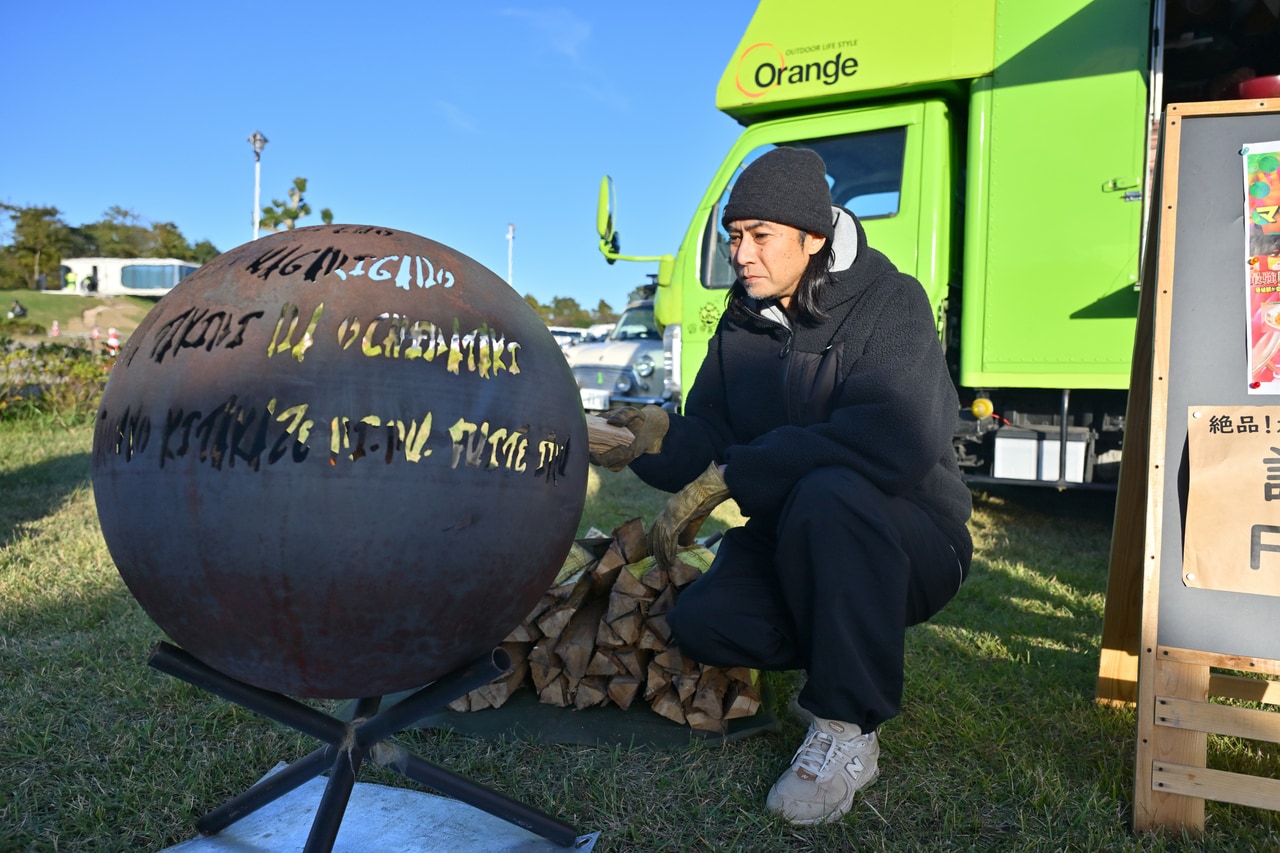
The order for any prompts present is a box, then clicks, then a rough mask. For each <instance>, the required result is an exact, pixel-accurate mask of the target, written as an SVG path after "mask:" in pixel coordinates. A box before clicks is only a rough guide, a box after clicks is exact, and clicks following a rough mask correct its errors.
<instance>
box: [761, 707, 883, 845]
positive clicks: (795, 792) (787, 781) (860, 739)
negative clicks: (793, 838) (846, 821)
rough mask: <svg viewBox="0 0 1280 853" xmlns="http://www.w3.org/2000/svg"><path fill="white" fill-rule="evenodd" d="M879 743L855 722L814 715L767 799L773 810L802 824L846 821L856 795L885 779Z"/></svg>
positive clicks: (790, 820)
mask: <svg viewBox="0 0 1280 853" xmlns="http://www.w3.org/2000/svg"><path fill="white" fill-rule="evenodd" d="M879 761H880V743H879V741H878V740H876V734H875V732H872V733H871V734H867V735H864V734H863V733H862V730H861V729H860V728H858V727H857V726H855V725H853V724H852V723H842V722H840V721H839V720H824V719H822V718H821V717H814V718H813V722H811V723H810V724H809V734H808V735H806V736H805V739H804V743H802V744H800V748H799V749H798V750H796V754H795V756H794V757H793V758H792V759H791V767H790V768H789V769H788V770H787V772H786V773H783V774H782V777H781V778H780V779H778V781H777V782H775V783H774V785H773V788H772V789H771V790H770V791H769V797H768V799H766V800H765V806H766V807H767V808H768V809H769V811H771V812H775V813H776V814H780V815H782V816H783V817H784V818H786V819H787V820H788V821H789V822H791V823H794V824H800V825H808V824H814V823H829V822H831V821H836V820H839V819H840V818H842V817H844V816H845V815H846V814H847V813H848V811H849V809H850V807H852V806H853V795H854V794H856V793H857V792H858V791H859V790H861V789H863V788H865V787H867V786H868V785H870V784H871V783H872V782H874V781H875V780H876V777H877V776H879V775H880V767H879Z"/></svg>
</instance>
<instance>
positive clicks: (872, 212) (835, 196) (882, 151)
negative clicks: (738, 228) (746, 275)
mask: <svg viewBox="0 0 1280 853" xmlns="http://www.w3.org/2000/svg"><path fill="white" fill-rule="evenodd" d="M906 146H907V129H906V128H905V127H890V128H883V129H879V130H873V131H868V132H866V133H851V134H845V135H842V136H828V137H823V138H821V139H802V140H797V141H796V142H795V143H794V147H796V148H812V149H813V150H814V151H817V152H818V153H819V154H820V155H822V159H823V161H824V162H825V163H826V164H827V183H829V184H830V185H831V200H832V201H833V202H834V203H835V204H838V205H840V206H841V207H847V208H848V209H849V210H852V211H853V212H854V213H855V214H857V216H858V217H859V218H860V219H882V218H887V217H891V216H896V215H897V213H898V205H899V200H900V198H901V194H902V164H903V158H904V153H905V151H906ZM776 147H777V146H775V145H762V146H760V147H759V148H756V149H754V150H752V151H751V152H750V153H748V154H747V156H746V157H744V158H743V159H742V162H741V163H739V164H738V168H737V169H736V170H734V173H733V178H732V179H731V180H730V181H729V184H728V186H726V187H725V188H724V192H723V193H721V194H720V200H719V201H718V202H717V203H716V206H715V207H714V208H713V209H712V211H711V220H710V221H709V222H708V223H707V228H706V232H705V235H704V243H703V245H704V247H705V251H706V253H705V256H704V263H703V265H702V283H703V285H704V286H705V287H714V288H721V287H730V286H732V285H733V281H734V274H733V265H732V263H730V260H729V233H728V232H727V231H725V230H724V226H722V225H721V224H720V211H722V210H723V209H724V206H725V204H726V203H727V202H728V201H729V193H730V191H731V190H732V189H733V185H734V183H735V182H736V181H737V180H738V175H741V174H742V170H743V169H745V168H746V167H747V166H748V165H750V164H751V163H752V162H753V161H755V160H756V159H757V158H758V157H760V156H761V155H762V154H764V153H766V152H767V151H770V150H772V149H773V148H776Z"/></svg>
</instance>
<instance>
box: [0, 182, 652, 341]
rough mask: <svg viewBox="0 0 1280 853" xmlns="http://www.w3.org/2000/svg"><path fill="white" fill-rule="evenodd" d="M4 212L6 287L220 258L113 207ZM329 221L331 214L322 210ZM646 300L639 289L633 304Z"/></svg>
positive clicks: (272, 223)
mask: <svg viewBox="0 0 1280 853" xmlns="http://www.w3.org/2000/svg"><path fill="white" fill-rule="evenodd" d="M306 189H307V182H306V178H296V179H294V182H293V185H292V187H290V190H289V193H288V201H285V200H283V199H273V200H272V203H271V205H270V206H267V207H264V208H263V209H262V218H261V220H259V221H260V224H261V226H262V227H263V228H265V229H266V230H268V231H278V230H292V229H293V228H294V227H295V226H296V225H297V221H298V219H300V218H302V217H303V216H307V215H309V214H310V213H311V207H310V205H308V204H307V203H306V200H305V199H304V198H303V195H302V194H303V193H305V192H306ZM0 215H3V216H7V217H8V219H9V223H10V224H9V227H8V229H7V233H4V232H3V231H0V290H23V289H30V290H39V289H41V288H42V287H44V288H47V289H50V290H53V289H58V288H60V287H61V272H60V269H59V267H60V266H61V264H62V259H63V258H176V259H178V260H181V261H191V262H194V263H197V264H204V263H208V262H209V261H211V260H212V259H213V258H215V257H217V255H218V254H219V251H218V248H217V247H216V246H214V245H213V243H211V242H209V241H208V240H198V241H196V242H195V243H192V242H190V241H189V240H188V239H187V238H186V237H185V236H184V235H183V233H182V229H180V228H179V227H178V226H177V225H176V224H175V223H173V222H147V221H145V220H144V219H143V218H142V217H140V216H139V215H138V214H136V213H134V212H133V211H131V210H128V209H127V208H124V207H120V206H113V207H110V208H108V209H107V210H106V211H105V212H104V213H103V215H102V218H101V219H99V220H98V221H96V222H86V223H83V224H81V225H71V224H69V223H67V222H66V220H65V219H64V218H63V214H62V211H61V210H59V209H58V208H57V207H53V206H43V205H31V206H27V207H22V206H19V205H14V204H6V203H4V202H0ZM320 215H321V219H322V220H323V221H324V222H325V223H326V224H329V223H331V222H332V221H333V214H332V213H331V212H330V210H329V209H328V208H324V209H323V210H321V211H320ZM643 295H644V289H643V288H637V289H636V290H634V291H632V292H631V294H629V295H628V300H631V299H638V298H641V296H643ZM524 300H525V302H527V303H528V304H529V306H530V307H531V308H533V310H534V311H536V312H537V314H538V316H539V317H541V318H542V320H543V321H544V322H545V323H546V324H547V325H548V326H576V327H579V328H586V327H588V326H592V325H595V324H597V323H612V322H614V321H616V320H617V319H618V312H617V311H615V310H614V309H613V307H612V306H610V305H609V303H608V302H606V301H605V300H603V299H601V300H600V301H599V303H597V304H596V306H595V307H594V308H587V307H583V306H581V305H579V304H578V302H577V300H576V299H573V298H572V297H568V296H554V297H552V298H551V301H550V302H549V303H547V304H543V303H541V302H539V301H538V300H537V299H536V298H535V297H534V296H533V295H532V294H526V295H525V297H524Z"/></svg>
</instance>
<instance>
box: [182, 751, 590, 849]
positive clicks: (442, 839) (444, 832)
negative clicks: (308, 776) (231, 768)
mask: <svg viewBox="0 0 1280 853" xmlns="http://www.w3.org/2000/svg"><path fill="white" fill-rule="evenodd" d="M286 766H287V765H285V764H284V763H281V764H278V765H277V766H276V767H274V768H273V769H272V771H271V773H275V772H277V771H279V770H281V769H283V768H284V767H286ZM271 773H268V774H267V775H268V776H270V775H271ZM264 778H265V777H264ZM325 783H326V779H325V778H324V777H320V776H318V777H316V778H314V779H312V780H311V781H309V782H307V783H306V784H304V785H302V786H300V787H298V788H296V789H295V790H293V791H290V792H289V793H288V794H285V795H284V796H282V797H280V798H279V799H276V800H274V801H272V802H270V803H268V804H267V805H265V806H263V807H262V808H260V809H258V810H257V811H255V812H252V813H251V814H248V815H246V816H245V817H243V818H241V819H240V820H238V821H236V822H235V823H233V824H232V825H231V826H229V827H227V828H226V829H224V830H223V831H222V832H220V833H218V834H217V835H212V836H208V837H203V836H201V837H197V838H193V839H191V840H190V841H184V842H182V843H180V844H177V845H175V846H173V847H169V848H166V850H165V851H163V853H284V852H285V851H295V850H297V851H300V850H302V848H303V847H304V846H306V843H307V836H308V835H309V834H310V832H311V823H312V821H314V820H315V816H316V809H317V808H318V807H319V805H320V797H321V796H322V795H323V794H324V787H325ZM599 835H600V834H599V833H598V832H597V833H591V834H589V835H584V836H582V837H580V838H579V839H578V845H579V846H577V847H574V848H572V850H573V851H574V853H589V851H591V850H592V849H594V848H595V842H596V839H597V838H598V837H599ZM565 849H566V848H564V847H559V846H557V845H555V844H552V843H551V842H550V841H548V840H547V839H545V838H542V837H541V836H538V835H534V834H533V833H531V832H529V831H528V830H526V829H522V828H520V827H518V826H516V825H515V824H512V823H508V822H507V821H505V820H502V819H501V818H497V817H494V816H493V815H490V814H488V813H487V812H483V811H480V810H479V809H477V808H474V807H472V806H469V805H467V804H466V803H462V802H458V801H457V800H451V799H449V798H447V797H440V796H437V795H435V794H428V793H426V792H425V791H415V790H410V789H407V788H391V787H388V786H386V785H375V784H372V783H368V782H357V783H356V784H355V787H354V788H353V789H352V792H351V799H350V801H349V802H348V804H347V809H346V811H345V812H344V813H343V817H342V827H341V828H340V829H339V830H338V837H337V840H336V841H335V842H334V846H333V850H334V853H370V851H375V850H376V851H379V853H460V851H477V852H479V851H484V853H490V852H491V851H492V853H508V851H509V853H542V851H564V850H565Z"/></svg>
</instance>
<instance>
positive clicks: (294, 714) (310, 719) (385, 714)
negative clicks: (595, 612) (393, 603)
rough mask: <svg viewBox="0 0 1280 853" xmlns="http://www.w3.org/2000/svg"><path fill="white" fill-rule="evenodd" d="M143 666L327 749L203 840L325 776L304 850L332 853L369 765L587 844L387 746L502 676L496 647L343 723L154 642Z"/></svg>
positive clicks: (363, 706)
mask: <svg viewBox="0 0 1280 853" xmlns="http://www.w3.org/2000/svg"><path fill="white" fill-rule="evenodd" d="M147 662H148V663H149V664H150V665H151V666H152V667H154V668H156V669H158V670H160V671H161V672H164V673H167V674H169V675H172V676H174V677H176V678H180V679H182V680H183V681H186V682H187V683H189V684H192V685H194V686H196V687H199V688H201V689H203V690H207V691H209V692H210V693H213V694H215V695H217V696H221V697H222V698H224V699H227V700H228V701H231V702H234V703H236V704H237V705H241V706H243V707H245V708H248V709H249V710H251V711H255V712H257V713H259V714H262V715H263V716H265V717H270V718H271V719H273V720H275V721H277V722H279V723H283V724H284V725H286V726H289V727H290V728H293V729H296V730H297V731H300V732H302V733H303V734H308V735H311V736H312V737H314V738H316V739H317V740H321V741H324V743H325V745H324V746H322V747H320V748H319V749H316V750H315V751H314V752H312V753H311V754H309V755H307V756H306V757H304V758H300V759H298V760H297V761H295V762H294V763H292V764H290V765H289V766H288V767H286V768H284V769H283V770H281V771H279V772H278V773H274V774H272V775H271V776H269V777H267V778H265V779H263V780H262V781H260V782H258V783H257V784H256V785H254V786H253V787H251V788H249V789H248V790H247V791H245V792H244V793H242V794H240V795H238V796H236V797H233V798H232V799H230V800H228V801H227V802H225V803H223V804H222V805H221V806H219V807H218V808H216V809H214V810H213V811H211V812H209V813H208V814H206V815H205V816H204V817H202V818H200V819H199V820H198V821H196V828H197V829H199V830H200V832H201V833H202V834H204V835H214V834H216V833H218V832H220V831H221V830H223V829H225V828H227V827H228V826H230V825H231V824H233V823H235V822H236V821H237V820H239V819H240V818H242V817H244V816H245V815H247V814H250V813H252V812H254V811H256V810H257V809H259V808H262V807H263V806H265V805H266V804H268V803H270V802H272V801H274V800H276V799H278V798H280V797H282V796H284V795H285V794H288V793H289V792H290V791H292V790H294V789H295V788H297V787H299V786H300V785H303V784H304V783H306V782H308V781H310V780H311V779H313V778H315V777H316V776H319V775H320V774H321V773H323V772H325V770H328V771H329V780H328V783H327V784H326V785H325V789H324V795H323V796H322V797H321V799H320V805H319V807H318V808H317V809H316V816H315V820H314V821H313V823H312V824H311V832H310V834H309V835H308V836H307V843H306V846H305V847H304V848H303V851H304V853H330V851H332V850H333V844H334V841H335V840H336V839H337V836H338V827H339V826H340V825H341V824H342V817H343V814H344V813H345V811H346V808H347V803H348V801H349V800H350V798H351V790H352V788H353V787H354V785H355V781H356V773H357V772H358V771H359V769H360V765H361V764H362V763H363V762H364V761H365V759H368V760H370V761H372V762H373V763H374V764H376V765H378V766H381V767H387V768H389V769H391V770H394V771H395V772H397V773H399V774H400V775H401V776H404V777H406V778H408V779H412V780H413V781H415V782H418V783H420V784H423V785H426V786H428V787H430V788H432V789H434V790H436V791H439V792H440V793H442V794H445V795H446V796H449V797H452V798H454V799H456V800H459V801H461V802H463V803H466V804H468V805H471V806H474V807H475V808H478V809H480V810H482V811H485V812H488V813H489V814H491V815H493V816H495V817H498V818H501V819H503V820H505V821H507V822H508V823H512V824H515V825H516V826H519V827H522V828H524V829H527V830H529V831H530V832H532V833H534V834H536V835H540V836H542V837H543V838H545V839H547V840H548V841H550V842H552V843H553V844H556V845H559V846H561V847H565V848H569V849H573V848H576V847H580V846H582V845H583V844H584V843H586V840H587V838H589V837H580V836H579V835H578V832H577V830H575V829H574V828H573V827H571V826H569V825H567V824H565V823H562V822H561V821H559V820H556V819H555V818H553V817H551V816H550V815H547V814H545V813H543V812H540V811H538V810H537V809H535V808H532V807H531V806H528V805H525V804H524V803H521V802H519V801H518V800H513V799H511V798H510V797H506V796H504V795H502V794H499V793H498V792H496V791H493V790H490V789H489V788H486V787H484V786H483V785H480V784H477V783H475V782H472V781H470V780H469V779H465V778H463V777H461V776H458V775H456V774H454V773H451V772H449V771H448V770H445V769H444V768H441V767H438V766H436V765H434V764H431V763H430V762H428V761H425V760H423V759H421V758H419V757H417V756H416V755H412V754H410V753H408V752H406V751H405V750H404V749H403V748H402V747H400V746H397V745H396V744H394V743H388V742H386V739H387V738H388V737H390V736H391V735H393V734H395V733H396V732H399V731H402V730H404V729H406V728H408V727H409V726H411V725H413V723H414V722H416V721H417V720H419V719H421V718H422V717H423V716H425V715H426V714H428V713H430V712H432V711H435V710H437V709H439V708H442V707H444V706H445V705H447V704H448V703H450V702H452V701H453V700H454V699H457V698H458V697H459V696H462V695H463V694H465V693H467V692H469V691H471V690H473V689H475V688H476V687H479V686H480V685H482V684H485V683H487V682H489V681H491V680H493V679H494V678H495V677H497V676H498V675H501V674H502V673H503V672H506V671H507V669H509V668H510V666H511V660H510V658H508V657H507V653H506V652H505V651H503V650H502V649H501V648H497V649H494V650H493V651H492V652H491V653H490V654H488V655H485V656H483V657H481V658H479V659H477V660H475V661H473V662H472V663H470V664H468V665H466V666H464V667H462V668H461V669H458V670H455V671H454V672H451V673H449V674H448V675H445V676H443V677H442V678H439V679H437V680H436V681H433V682H432V683H431V684H429V685H427V686H426V687H424V688H422V689H421V690H419V691H418V692H416V693H414V694H412V695H411V696H408V697H406V698H405V699H403V700H401V701H400V702H397V703H396V704H394V705H392V706H390V707H389V708H387V709H386V710H384V711H382V712H381V713H379V712H378V706H379V704H380V703H381V701H382V699H381V697H378V696H375V697H372V698H366V699H361V700H359V702H358V703H357V704H356V710H355V713H354V715H353V718H352V720H351V722H349V723H344V722H342V721H341V720H338V719H337V718H335V717H331V716H329V715H328V714H325V713H323V712H321V711H318V710H316V709H315V708H312V707H310V706H309V705H304V704H303V703H301V702H299V701H297V700H296V699H292V698H290V697H288V696H284V695H281V694H279V693H272V692H271V691H269V690H263V689H261V688H258V687H254V686H252V685H249V684H245V683H244V682H242V681H238V680H236V679H234V678H231V677H230V676H228V675H225V674H223V673H221V672H219V671H218V670H216V669H214V668H212V667H210V666H207V665H206V664H204V663H201V662H200V661H199V660H197V659H196V658H194V657H192V656H191V655H190V654H188V653H187V652H185V651H183V650H182V649H180V648H178V647H177V646H173V645H170V644H169V643H163V642H162V643H157V644H156V647H155V648H154V649H152V651H151V656H150V658H148V660H147Z"/></svg>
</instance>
